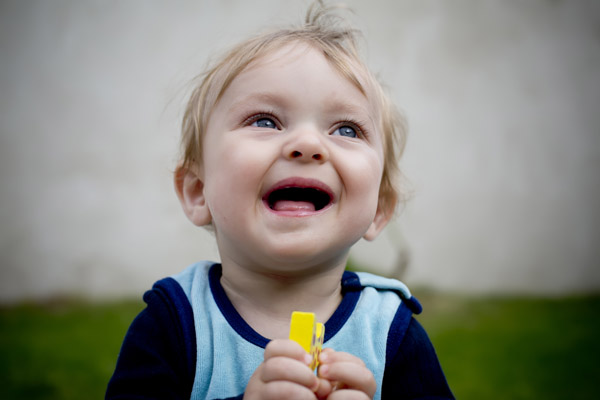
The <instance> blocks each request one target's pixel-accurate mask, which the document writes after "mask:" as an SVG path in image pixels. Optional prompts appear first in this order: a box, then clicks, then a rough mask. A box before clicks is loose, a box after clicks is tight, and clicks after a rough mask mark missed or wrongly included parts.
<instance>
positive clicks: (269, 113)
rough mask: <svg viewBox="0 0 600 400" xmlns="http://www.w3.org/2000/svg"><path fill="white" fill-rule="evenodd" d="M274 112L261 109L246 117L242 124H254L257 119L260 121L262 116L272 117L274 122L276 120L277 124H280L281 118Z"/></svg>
mask: <svg viewBox="0 0 600 400" xmlns="http://www.w3.org/2000/svg"><path fill="white" fill-rule="evenodd" d="M273 114H274V113H273V112H272V111H260V112H256V113H252V114H250V115H249V116H248V117H246V118H244V121H243V122H242V125H243V126H247V125H252V124H253V123H255V122H256V121H258V120H260V119H262V118H269V119H272V120H273V122H275V123H276V124H277V125H280V124H279V120H278V119H277V117H275V116H274V115H273Z"/></svg>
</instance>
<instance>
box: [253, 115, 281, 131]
mask: <svg viewBox="0 0 600 400" xmlns="http://www.w3.org/2000/svg"><path fill="white" fill-rule="evenodd" d="M251 125H252V126H256V127H258V128H270V129H277V124H276V123H275V121H273V120H272V119H271V118H259V119H257V120H256V121H254V122H253V123H252V124H251Z"/></svg>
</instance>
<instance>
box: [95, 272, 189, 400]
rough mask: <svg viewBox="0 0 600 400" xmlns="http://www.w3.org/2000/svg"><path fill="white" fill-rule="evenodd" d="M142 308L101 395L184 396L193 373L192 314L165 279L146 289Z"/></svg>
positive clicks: (171, 282)
mask: <svg viewBox="0 0 600 400" xmlns="http://www.w3.org/2000/svg"><path fill="white" fill-rule="evenodd" d="M144 301H145V302H146V304H147V307H146V308H145V309H144V310H143V311H142V312H141V313H140V314H139V315H138V316H137V317H136V319H135V320H134V321H133V323H132V324H131V326H130V328H129V330H128V332H127V334H126V336H125V339H124V341H123V345H122V347H121V352H120V354H119V358H118V361H117V366H116V368H115V372H114V374H113V376H112V378H111V380H110V382H109V384H108V388H107V392H106V399H111V400H113V399H114V400H116V399H189V398H190V394H191V391H192V386H193V383H194V376H195V363H196V337H195V329H194V325H193V312H192V308H191V305H190V304H189V302H188V300H187V297H186V296H185V293H183V290H182V289H181V287H180V286H179V284H178V283H177V282H176V281H175V280H173V279H171V278H167V279H164V280H162V281H159V282H157V283H156V284H155V285H154V287H153V288H152V290H150V291H148V292H146V294H145V295H144Z"/></svg>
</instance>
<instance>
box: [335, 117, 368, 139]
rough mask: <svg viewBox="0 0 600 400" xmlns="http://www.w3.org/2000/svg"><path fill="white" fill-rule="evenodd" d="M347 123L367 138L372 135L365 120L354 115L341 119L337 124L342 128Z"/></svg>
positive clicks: (359, 134) (360, 135) (337, 126)
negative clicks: (355, 117) (360, 119)
mask: <svg viewBox="0 0 600 400" xmlns="http://www.w3.org/2000/svg"><path fill="white" fill-rule="evenodd" d="M345 125H348V126H350V127H351V128H353V129H355V130H356V133H357V134H358V136H359V137H362V138H364V139H367V138H369V136H370V132H369V131H368V130H367V129H366V128H365V126H366V125H367V123H366V122H364V121H359V120H356V119H354V118H352V117H346V118H343V119H341V120H340V122H338V123H336V124H335V126H336V129H337V128H341V127H342V126H345Z"/></svg>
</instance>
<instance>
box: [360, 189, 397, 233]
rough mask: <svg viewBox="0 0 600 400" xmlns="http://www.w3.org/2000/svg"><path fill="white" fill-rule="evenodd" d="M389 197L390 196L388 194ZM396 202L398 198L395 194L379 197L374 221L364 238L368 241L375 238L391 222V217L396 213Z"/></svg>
mask: <svg viewBox="0 0 600 400" xmlns="http://www.w3.org/2000/svg"><path fill="white" fill-rule="evenodd" d="M387 197H390V196H389V195H388V196H387ZM396 203H397V200H396V197H395V196H393V198H382V197H380V198H379V202H378V204H377V212H376V213H375V218H373V222H371V225H370V226H369V229H367V232H366V233H365V234H364V235H363V238H365V239H366V240H368V241H372V240H375V238H376V237H377V236H378V235H379V233H381V231H382V230H383V228H385V226H386V225H387V224H388V222H390V219H392V215H394V210H395V209H396Z"/></svg>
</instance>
